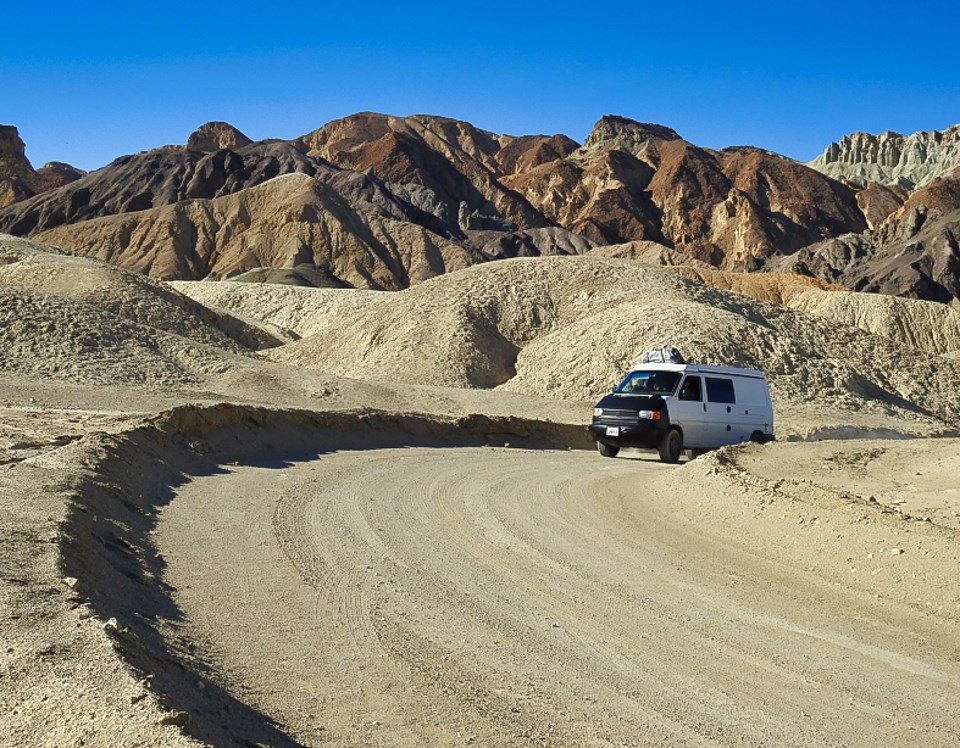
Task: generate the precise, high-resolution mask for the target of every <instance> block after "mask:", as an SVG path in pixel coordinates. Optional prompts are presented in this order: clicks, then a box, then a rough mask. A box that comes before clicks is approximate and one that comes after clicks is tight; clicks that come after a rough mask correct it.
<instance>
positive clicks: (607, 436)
mask: <svg viewBox="0 0 960 748" xmlns="http://www.w3.org/2000/svg"><path fill="white" fill-rule="evenodd" d="M667 427H668V424H662V423H661V422H660V421H646V422H644V421H640V422H639V423H633V424H623V423H603V422H602V421H599V422H598V421H594V422H593V423H591V424H590V426H589V427H588V428H589V431H590V436H592V437H593V439H594V440H595V441H598V442H603V443H604V444H609V445H612V446H615V447H643V448H644V449H654V448H655V447H657V446H658V445H659V444H660V441H661V440H662V439H663V435H664V433H666V431H667Z"/></svg>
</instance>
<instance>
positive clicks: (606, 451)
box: [597, 442, 620, 457]
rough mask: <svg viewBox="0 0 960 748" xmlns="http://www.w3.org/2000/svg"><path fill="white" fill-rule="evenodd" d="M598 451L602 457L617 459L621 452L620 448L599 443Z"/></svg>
mask: <svg viewBox="0 0 960 748" xmlns="http://www.w3.org/2000/svg"><path fill="white" fill-rule="evenodd" d="M597 451H598V452H599V453H600V456H601V457H616V456H617V453H618V452H619V451H620V447H617V446H615V445H613V444H604V443H603V442H597Z"/></svg>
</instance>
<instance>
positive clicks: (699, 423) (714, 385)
mask: <svg viewBox="0 0 960 748" xmlns="http://www.w3.org/2000/svg"><path fill="white" fill-rule="evenodd" d="M590 433H591V435H592V436H593V438H594V439H596V441H597V449H598V450H599V452H600V454H601V455H603V456H604V457H616V455H617V453H618V452H619V451H620V448H621V447H627V446H629V447H645V448H648V449H657V450H658V451H659V453H660V459H661V460H663V461H664V462H677V461H678V460H679V459H680V455H681V453H682V452H683V450H684V449H688V450H690V452H691V454H692V455H693V456H695V455H696V454H697V453H700V452H703V451H704V450H708V449H715V448H717V447H723V446H726V445H727V444H739V443H740V442H745V441H754V442H761V443H763V442H767V441H771V440H772V439H773V438H774V436H773V404H772V403H771V401H770V390H769V388H768V387H767V381H766V379H764V376H763V373H762V372H760V371H757V370H756V369H738V368H736V367H733V366H708V365H706V364H677V363H663V364H659V363H657V364H654V363H645V364H638V365H637V366H636V367H635V368H634V369H633V371H631V372H630V373H629V374H628V375H627V376H626V377H625V378H624V380H623V381H622V382H620V384H618V385H617V386H616V387H615V388H614V390H613V392H611V393H610V394H609V395H606V396H605V397H604V398H603V399H602V400H600V402H598V403H597V405H596V407H594V409H593V422H592V423H591V424H590Z"/></svg>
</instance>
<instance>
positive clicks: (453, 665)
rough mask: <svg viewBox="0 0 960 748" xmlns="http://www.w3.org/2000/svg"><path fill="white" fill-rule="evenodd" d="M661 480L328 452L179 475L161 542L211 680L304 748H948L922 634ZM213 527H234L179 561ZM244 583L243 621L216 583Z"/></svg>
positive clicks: (500, 454) (529, 465)
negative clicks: (781, 557)
mask: <svg viewBox="0 0 960 748" xmlns="http://www.w3.org/2000/svg"><path fill="white" fill-rule="evenodd" d="M678 475H680V473H678V472H676V469H675V468H671V467H667V466H663V465H661V464H659V463H657V462H654V461H648V460H624V459H618V460H600V459H599V458H597V457H596V456H595V455H588V454H584V453H575V452H555V451H543V452H533V451H524V450H516V449H502V448H464V449H456V450H444V449H426V448H417V449H390V450H367V451H360V452H340V453H333V454H328V455H323V456H321V457H320V458H319V459H317V460H315V461H312V462H304V463H298V464H284V465H278V466H277V467H276V468H275V469H273V470H265V469H263V468H236V469H235V472H234V473H233V474H231V475H229V476H216V477H210V478H201V479H199V480H197V481H195V482H194V483H193V484H191V485H189V486H186V487H184V489H183V490H181V491H180V493H179V495H178V496H177V498H176V499H175V500H174V501H173V502H172V503H171V505H170V506H169V507H168V509H167V510H165V513H164V517H163V519H162V522H161V525H160V530H161V533H160V545H161V549H162V550H163V553H164V556H165V558H166V559H167V561H168V563H169V568H168V577H169V578H168V580H167V581H169V582H170V583H171V584H173V585H174V586H175V587H177V588H178V592H177V593H176V600H177V603H178V605H179V606H180V607H181V609H182V610H184V611H185V613H186V614H187V616H188V619H189V622H188V627H193V628H194V630H195V631H196V634H197V640H198V641H210V642H213V650H212V651H211V652H210V662H211V665H212V666H213V667H214V670H215V671H216V672H217V673H219V674H220V678H221V679H222V682H223V685H224V686H225V687H227V688H230V689H232V690H234V691H235V692H237V691H242V692H243V693H245V694H248V695H249V696H248V698H249V699H250V700H251V701H252V702H253V703H254V704H255V706H256V707H257V708H258V709H260V710H262V711H263V712H264V713H266V714H269V715H271V716H272V717H274V718H275V719H276V720H278V722H279V723H280V724H281V725H283V726H284V727H285V729H287V730H288V731H289V732H290V734H291V735H292V736H294V737H295V738H296V739H297V740H299V741H301V742H303V743H304V744H308V745H313V744H321V743H323V744H330V743H332V744H338V745H358V744H371V745H398V746H414V745H422V744H425V743H426V744H447V745H458V744H467V743H469V742H474V743H477V744H487V745H525V744H533V743H545V744H551V745H585V744H586V745H619V744H631V745H638V744H639V745H663V744H678V745H679V744H687V745H705V744H717V743H719V744H732V743H737V742H740V741H743V742H745V743H746V744H748V745H760V744H764V743H766V744H779V745H809V746H826V745H837V744H866V743H871V744H882V743H888V744H889V743H897V744H901V745H925V746H927V745H929V746H937V745H942V746H947V745H953V744H955V740H956V736H957V735H958V734H960V717H958V716H957V715H956V713H955V710H953V709H952V708H951V706H950V705H951V704H955V703H956V702H957V700H958V699H960V667H958V666H957V664H956V662H955V661H952V660H951V659H950V656H949V655H950V653H947V652H944V651H935V650H933V649H932V648H931V644H930V642H932V641H933V640H932V639H931V640H930V641H926V642H925V641H923V636H924V634H923V631H924V627H925V626H929V625H930V624H929V621H925V619H923V617H922V616H919V615H916V616H913V617H912V618H911V617H910V615H911V614H910V612H909V611H901V613H902V615H903V619H902V620H904V621H908V622H909V623H910V624H911V626H915V627H916V628H913V629H910V630H907V629H900V628H897V626H899V625H902V624H900V623H898V624H897V626H894V624H893V623H890V622H886V621H884V620H882V612H881V611H880V609H879V608H878V609H877V610H876V611H875V614H876V616H877V622H876V623H874V622H873V621H866V622H863V621H861V620H859V619H860V618H862V616H863V615H864V605H865V603H864V602H863V600H862V599H860V598H857V599H853V598H851V599H849V600H847V599H846V598H844V597H843V594H842V590H841V591H838V590H836V589H834V588H832V587H830V588H827V587H828V586H827V585H824V586H823V589H821V588H818V587H816V584H815V583H813V582H810V581H809V580H807V581H806V582H804V584H805V585H807V586H803V585H801V584H799V582H797V583H796V584H794V581H796V580H794V577H795V576H796V573H795V570H792V569H789V568H783V567H782V565H778V564H777V563H775V562H774V561H771V560H769V559H763V558H758V557H757V556H756V555H755V554H752V553H751V552H750V551H749V549H746V550H745V549H744V548H743V547H741V543H740V540H741V538H740V537H739V533H738V528H736V527H727V526H722V525H721V524H719V523H717V522H712V521H711V520H710V518H709V515H705V516H704V518H703V521H702V522H699V521H698V522H691V521H690V520H689V519H688V518H684V517H683V516H681V514H680V513H675V512H673V510H672V498H673V494H672V492H676V491H685V490H692V489H690V488H689V487H684V486H683V485H681V484H679V483H677V482H676V480H677V478H676V477H677V476H678ZM215 496H218V497H220V499H219V500H214V499H213V497H215ZM709 498H710V497H708V496H704V497H703V499H704V501H707V502H709ZM211 513H213V514H215V515H216V516H217V517H219V518H220V519H219V520H218V521H219V522H220V523H221V525H222V526H223V525H226V526H229V522H230V519H229V518H230V517H231V516H237V517H242V518H243V521H244V522H245V523H248V524H249V525H250V526H251V527H250V528H248V529H247V530H245V531H244V532H239V533H226V534H224V535H223V536H222V538H221V546H222V547H219V548H217V549H212V548H210V547H209V546H208V547H206V548H203V549H200V548H199V547H198V545H197V543H196V533H197V528H198V527H203V525H204V522H205V521H207V520H208V515H209V516H212V515H211ZM256 526H260V527H261V531H260V532H261V534H260V535H257V534H256V532H255V531H254V529H253V528H254V527H256ZM263 527H272V528H273V530H272V533H271V535H272V536H271V537H269V538H266V539H264V538H263V536H262V528H263ZM245 537H246V538H249V537H255V538H259V541H258V544H255V545H254V547H250V545H249V544H248V543H249V541H248V539H245ZM251 568H252V569H256V570H257V573H256V574H248V577H249V579H252V580H254V581H255V582H256V585H259V586H256V585H255V586H254V587H253V588H252V589H250V588H246V587H245V588H244V589H243V592H242V594H243V595H249V596H252V598H253V599H252V600H249V601H246V602H247V603H248V604H246V605H244V604H239V603H238V602H237V601H236V600H233V599H231V596H232V595H235V594H236V591H235V589H234V588H231V587H230V586H229V585H225V584H224V579H225V578H226V579H229V578H231V577H233V576H236V575H244V574H247V572H248V570H249V569H251ZM784 580H788V581H790V580H794V581H790V584H791V585H792V586H791V587H790V588H789V589H785V588H784V586H783V585H784ZM264 616H266V617H267V621H266V623H267V624H268V625H264V623H265V622H264ZM231 617H236V620H233V619H231Z"/></svg>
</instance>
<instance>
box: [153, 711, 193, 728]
mask: <svg viewBox="0 0 960 748" xmlns="http://www.w3.org/2000/svg"><path fill="white" fill-rule="evenodd" d="M157 724H159V725H163V726H166V725H174V726H176V727H179V728H181V729H187V728H188V727H190V725H192V724H193V718H192V717H191V716H190V713H189V712H170V713H169V714H164V715H163V716H162V717H161V718H160V721H159V722H158V723H157Z"/></svg>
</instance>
